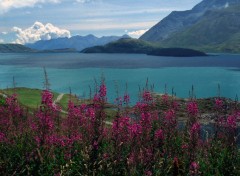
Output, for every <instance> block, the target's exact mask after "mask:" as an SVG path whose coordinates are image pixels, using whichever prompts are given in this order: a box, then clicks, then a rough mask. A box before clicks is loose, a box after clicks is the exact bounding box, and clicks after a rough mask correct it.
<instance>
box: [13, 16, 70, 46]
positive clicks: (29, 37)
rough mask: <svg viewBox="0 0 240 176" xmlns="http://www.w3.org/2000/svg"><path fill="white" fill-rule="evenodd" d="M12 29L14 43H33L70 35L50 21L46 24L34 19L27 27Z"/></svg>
mask: <svg viewBox="0 0 240 176" xmlns="http://www.w3.org/2000/svg"><path fill="white" fill-rule="evenodd" d="M12 31H14V32H16V35H17V40H16V41H15V42H16V43H19V44H25V43H34V42H36V41H39V40H50V39H54V38H59V37H71V33H70V31H68V30H66V29H60V28H58V27H56V26H54V25H52V24H51V23H47V24H46V25H44V24H42V23H41V22H38V21H36V22H35V23H34V24H33V25H32V26H31V27H29V28H27V29H21V28H18V27H13V28H12Z"/></svg>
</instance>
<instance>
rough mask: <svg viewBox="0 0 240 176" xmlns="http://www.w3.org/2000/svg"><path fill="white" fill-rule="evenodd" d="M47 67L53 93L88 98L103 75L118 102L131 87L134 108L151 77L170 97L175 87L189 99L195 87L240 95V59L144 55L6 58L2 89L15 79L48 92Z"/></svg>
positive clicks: (0, 62) (200, 92) (0, 73)
mask: <svg viewBox="0 0 240 176" xmlns="http://www.w3.org/2000/svg"><path fill="white" fill-rule="evenodd" d="M43 67H46V69H47V72H48V76H49V79H50V82H51V89H52V90H53V91H57V92H61V93H69V87H71V89H72V92H73V93H74V94H77V95H78V96H82V97H88V96H89V86H91V87H92V88H93V87H94V79H97V80H98V81H99V80H100V78H101V75H102V74H103V75H104V77H105V78H106V83H107V88H108V98H109V100H110V101H112V102H113V100H114V98H115V97H116V96H117V93H116V92H117V91H116V90H118V92H119V94H120V95H121V94H123V92H124V91H125V87H126V83H127V85H128V92H129V93H130V95H131V98H132V99H131V101H132V103H133V102H135V101H136V100H137V97H138V90H139V86H140V87H144V85H145V83H146V80H147V78H148V80H149V84H154V87H155V88H154V90H155V91H156V92H160V93H163V92H164V89H165V88H164V87H165V84H166V85H167V91H168V93H171V90H172V88H173V87H174V91H175V92H176V94H177V96H179V97H188V96H189V90H191V87H192V85H194V89H195V94H196V97H197V98H201V97H211V96H217V90H218V89H217V87H218V84H220V86H221V96H225V97H229V98H232V99H234V98H235V97H236V95H237V94H238V95H240V55H226V54H221V55H215V56H209V57H192V58H174V57H158V56H147V55H142V54H80V53H59V54H56V53H48V54H45V53H41V54H39V53H38V54H0V88H7V87H12V77H13V76H14V77H15V80H16V82H17V86H18V87H30V88H43V82H44V74H43Z"/></svg>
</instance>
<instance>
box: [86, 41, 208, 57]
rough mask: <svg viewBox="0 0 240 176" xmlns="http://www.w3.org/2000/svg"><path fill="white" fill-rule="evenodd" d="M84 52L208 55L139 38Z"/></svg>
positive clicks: (177, 55)
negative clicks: (164, 46)
mask: <svg viewBox="0 0 240 176" xmlns="http://www.w3.org/2000/svg"><path fill="white" fill-rule="evenodd" d="M81 52H82V53H135V54H148V55H154V56H172V57H194V56H207V54H206V53H204V52H201V51H197V50H193V49H185V48H161V47H159V46H158V45H155V44H153V43H150V42H146V41H143V40H139V39H129V38H127V39H120V40H118V41H115V42H111V43H108V44H106V45H104V46H94V47H90V48H86V49H84V50H82V51H81Z"/></svg>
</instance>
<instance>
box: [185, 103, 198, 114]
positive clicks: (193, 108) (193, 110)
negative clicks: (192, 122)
mask: <svg viewBox="0 0 240 176" xmlns="http://www.w3.org/2000/svg"><path fill="white" fill-rule="evenodd" d="M187 111H188V114H189V115H192V116H196V115H197V114H198V105H197V103H196V102H195V101H193V102H190V103H188V105H187Z"/></svg>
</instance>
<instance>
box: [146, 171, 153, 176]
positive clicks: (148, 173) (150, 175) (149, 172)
mask: <svg viewBox="0 0 240 176" xmlns="http://www.w3.org/2000/svg"><path fill="white" fill-rule="evenodd" d="M145 175H146V176H152V175H153V174H152V172H151V171H146V172H145Z"/></svg>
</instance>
